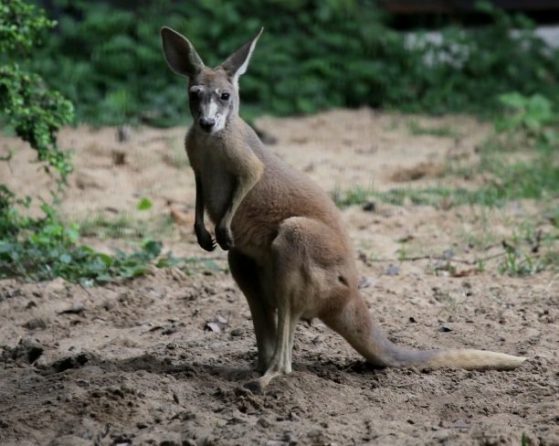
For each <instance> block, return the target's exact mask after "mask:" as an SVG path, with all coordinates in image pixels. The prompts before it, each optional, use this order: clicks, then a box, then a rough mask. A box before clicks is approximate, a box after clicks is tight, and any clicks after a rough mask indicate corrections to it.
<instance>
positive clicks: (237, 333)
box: [231, 328, 243, 337]
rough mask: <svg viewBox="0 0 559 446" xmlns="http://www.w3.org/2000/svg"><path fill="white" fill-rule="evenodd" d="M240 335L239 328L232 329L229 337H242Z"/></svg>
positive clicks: (241, 332)
mask: <svg viewBox="0 0 559 446" xmlns="http://www.w3.org/2000/svg"><path fill="white" fill-rule="evenodd" d="M242 334H243V330H242V329H241V328H234V329H233V330H231V336H234V337H238V336H242Z"/></svg>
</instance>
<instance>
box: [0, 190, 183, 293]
mask: <svg viewBox="0 0 559 446" xmlns="http://www.w3.org/2000/svg"><path fill="white" fill-rule="evenodd" d="M26 204H28V201H26V202H22V201H19V202H17V201H16V200H15V198H14V196H13V194H11V193H9V192H6V190H5V188H1V187H0V278H6V277H22V278H25V279H27V280H50V279H53V278H55V277H63V278H64V279H66V280H69V281H72V282H79V283H81V284H83V285H86V286H90V285H93V284H103V283H107V282H111V281H115V280H122V279H131V278H134V277H138V276H141V275H143V274H145V273H146V272H147V271H148V270H149V268H150V267H151V265H155V266H156V267H168V266H176V265H179V266H180V265H183V264H184V262H185V261H184V259H177V258H175V257H173V256H172V254H169V253H168V254H165V255H161V250H162V244H161V242H157V241H154V240H149V239H148V240H145V241H144V242H143V243H142V245H141V248H140V249H139V250H137V251H136V252H133V253H124V252H121V251H118V252H117V253H116V254H115V255H109V254H105V253H101V252H98V251H95V250H94V249H92V248H90V247H89V246H85V245H82V244H80V243H79V235H80V227H79V225H77V224H73V225H67V224H64V223H63V222H62V221H61V219H60V218H59V216H58V215H57V214H56V211H55V210H54V208H53V207H52V206H50V205H48V204H46V203H44V204H43V205H42V206H41V209H42V210H43V213H44V216H43V217H42V218H30V217H25V216H23V215H22V214H21V213H20V212H18V211H17V206H18V205H20V206H21V205H23V206H25V205H26Z"/></svg>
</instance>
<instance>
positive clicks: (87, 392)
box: [0, 109, 559, 446]
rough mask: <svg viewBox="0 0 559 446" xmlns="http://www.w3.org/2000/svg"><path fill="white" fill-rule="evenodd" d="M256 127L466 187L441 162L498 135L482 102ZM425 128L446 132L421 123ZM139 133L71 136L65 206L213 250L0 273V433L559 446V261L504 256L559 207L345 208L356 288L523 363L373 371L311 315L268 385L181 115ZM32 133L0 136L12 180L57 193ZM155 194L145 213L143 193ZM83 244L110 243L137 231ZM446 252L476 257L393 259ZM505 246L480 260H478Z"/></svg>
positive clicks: (354, 164)
mask: <svg viewBox="0 0 559 446" xmlns="http://www.w3.org/2000/svg"><path fill="white" fill-rule="evenodd" d="M257 125H258V127H259V128H260V129H261V130H263V131H264V132H265V133H266V134H268V135H269V136H272V137H274V138H276V139H277V143H276V144H274V145H272V146H270V150H273V151H274V152H276V153H277V154H278V155H279V156H280V157H282V158H284V159H285V160H286V161H287V162H289V163H291V164H292V165H294V166H296V167H297V168H299V169H300V170H303V171H304V172H306V173H307V174H308V175H310V176H311V177H312V178H314V179H315V180H316V181H317V182H318V183H319V184H321V186H322V187H324V188H325V189H326V190H328V191H332V192H333V191H336V190H338V191H341V192H342V193H343V191H345V190H348V189H351V188H354V187H363V188H374V189H376V190H388V189H390V188H393V187H410V188H415V187H425V186H428V185H431V186H432V185H439V184H446V185H449V184H452V185H460V186H464V187H472V184H473V182H477V181H482V179H481V180H480V179H479V178H478V177H474V178H473V179H472V178H469V177H468V176H465V177H463V178H461V177H457V176H451V177H449V176H445V175H444V172H445V170H446V167H447V166H448V165H449V163H454V164H456V163H465V164H473V163H475V161H476V159H477V156H478V155H477V149H476V148H477V147H479V144H480V143H481V142H482V141H483V139H484V138H485V137H486V135H487V133H488V131H489V129H488V128H487V127H486V126H484V125H482V124H480V123H477V122H476V121H475V120H472V119H471V118H464V117H444V118H438V119H427V118H422V117H409V116H406V117H402V116H399V115H395V114H378V113H375V112H372V111H370V110H367V109H362V110H357V111H340V110H338V111H331V112H328V113H323V114H319V115H316V116H312V117H307V118H290V119H273V118H263V119H261V120H259V121H258V122H257ZM418 125H419V126H421V127H422V128H448V129H451V131H450V132H447V133H448V135H446V136H444V137H440V136H439V137H437V136H430V135H417V134H415V135H414V134H413V133H414V132H413V131H411V130H410V129H411V128H412V127H414V126H415V127H417V126H418ZM129 133H130V134H129V135H128V137H127V139H126V141H124V142H119V141H118V140H117V138H116V137H115V135H116V130H115V129H113V128H103V129H97V130H93V129H89V128H85V127H80V128H77V129H67V130H65V131H64V132H62V135H61V144H62V146H63V147H66V148H69V149H72V150H74V151H75V155H74V164H75V166H76V171H75V173H74V174H73V176H72V178H71V180H70V187H69V188H68V190H67V192H66V193H65V195H64V197H63V200H62V203H61V211H62V212H63V214H64V215H66V216H67V218H69V219H70V220H73V221H78V222H95V221H99V220H102V219H105V220H110V219H117V218H125V219H127V221H134V222H138V221H140V222H142V224H143V225H144V226H145V231H147V232H148V233H149V231H150V230H151V231H153V232H154V234H152V236H154V237H158V238H163V240H164V242H165V248H166V249H172V251H173V252H174V253H176V254H178V255H187V256H196V257H201V258H203V259H211V260H212V261H213V262H212V263H201V264H200V266H199V267H198V268H197V269H196V271H194V272H192V273H191V274H186V273H185V272H183V271H179V270H173V269H168V270H154V271H153V273H151V274H149V275H148V276H146V277H143V278H140V279H137V280H134V281H132V282H128V283H122V284H111V285H108V286H104V287H94V288H88V289H85V288H82V287H80V286H78V285H73V284H69V283H66V282H64V281H63V280H61V279H58V280H55V281H52V282H48V283H38V284H26V283H22V282H19V281H16V280H4V281H0V444H1V445H34V444H40V445H46V444H49V445H90V444H95V445H131V444H133V445H142V444H155V445H167V446H171V445H189V446H192V445H200V446H201V445H247V444H255V445H268V446H279V445H352V444H353V445H362V444H379V445H380V444H382V445H392V444H395V445H400V444H401V445H416V444H437V445H440V444H447V445H471V444H479V445H509V444H514V445H521V444H522V445H559V397H558V395H559V371H558V370H559V368H558V360H559V358H558V354H557V349H558V346H559V330H558V328H559V277H558V276H557V275H554V274H553V273H552V272H549V271H548V272H542V273H538V274H535V275H532V276H530V277H527V278H512V277H508V276H506V275H502V274H499V272H498V267H499V262H501V261H502V257H499V256H498V254H499V249H500V247H499V245H500V242H501V241H502V240H503V239H506V238H507V237H511V236H513V235H514V234H515V230H518V228H519V227H521V226H522V224H524V223H526V222H530V224H531V225H532V226H534V227H536V228H538V229H541V230H542V231H544V233H545V232H549V231H551V230H553V228H552V227H550V225H549V223H548V222H547V221H546V219H545V218H544V213H545V212H544V211H545V209H546V208H547V207H548V206H549V205H550V203H544V204H536V203H531V202H528V201H526V202H515V203H510V204H509V205H507V206H505V207H504V208H502V209H492V210H489V209H483V208H478V207H469V206H452V203H450V204H449V205H448V206H442V208H441V209H435V208H433V207H431V206H414V205H411V204H408V205H405V206H401V207H398V206H391V205H388V204H383V203H379V202H375V203H374V204H375V206H374V209H372V210H371V208H369V210H363V209H362V208H361V207H360V206H352V207H349V208H347V209H345V210H343V215H344V218H345V220H346V222H347V225H348V228H349V231H350V234H351V236H352V238H353V240H354V242H355V246H356V248H357V255H358V257H359V258H358V265H359V268H360V271H361V273H362V275H363V281H362V282H363V289H362V293H363V295H364V296H365V298H366V300H367V302H368V304H369V306H370V310H371V312H372V313H373V314H374V315H375V317H376V318H377V319H378V320H379V321H380V322H381V324H382V326H383V327H384V328H385V330H386V331H387V332H388V334H389V336H390V337H391V338H392V339H393V340H394V341H397V342H399V343H402V344H406V345H411V346H416V347H432V346H441V347H460V346H466V347H473V348H486V349H492V350H498V351H503V352H507V353H511V354H519V355H526V356H528V358H529V361H528V362H527V363H525V365H523V366H522V367H521V368H520V369H517V370H515V371H511V372H496V371H491V372H467V371H460V370H458V371H457V370H439V371H436V372H429V373H426V372H420V371H417V370H374V369H372V368H371V367H369V366H367V364H366V363H364V362H363V361H362V360H361V358H360V357H359V356H358V355H357V353H355V352H354V351H353V350H352V349H351V348H350V347H349V346H348V345H347V344H346V343H345V342H344V341H343V340H342V339H341V338H339V337H338V336H337V335H336V334H335V333H332V332H331V331H329V330H328V329H327V328H326V327H325V326H324V325H323V324H322V323H320V322H319V321H313V323H312V324H301V325H300V326H299V327H298V329H297V334H296V344H295V349H294V373H293V374H292V375H290V376H287V377H282V378H279V379H277V380H275V381H273V382H272V384H271V386H270V388H269V390H268V391H267V392H266V393H265V394H264V395H255V394H252V393H251V392H249V391H247V390H245V389H244V388H243V384H244V383H246V382H247V381H249V380H250V379H252V378H254V377H255V376H256V374H255V372H254V371H253V365H254V360H255V357H256V350H255V346H254V335H253V330H252V322H251V319H250V313H249V311H248V306H247V305H246V302H245V300H244V298H243V296H242V295H241V293H240V292H239V291H238V290H237V288H236V287H235V285H234V283H233V281H232V279H231V277H230V276H229V274H228V273H227V271H226V269H227V265H226V262H225V255H224V253H223V252H215V253H212V254H207V253H205V252H204V251H202V250H201V249H200V248H198V247H197V245H196V244H195V240H194V237H193V235H192V231H191V224H192V217H193V216H192V213H193V206H194V189H193V183H194V182H193V177H192V174H191V172H190V170H189V168H188V164H187V162H186V157H185V155H184V153H183V149H182V138H183V134H184V129H179V128H177V129H169V130H157V129H147V128H140V129H132V130H131V131H130V132H129ZM416 133H417V132H416ZM19 148H21V144H20V143H19V142H17V141H16V140H15V139H13V138H9V137H1V138H0V152H1V154H4V153H5V152H7V151H8V150H9V149H16V150H15V155H14V158H13V159H12V161H11V162H10V163H9V165H7V164H6V163H0V164H1V166H0V177H1V178H2V182H4V181H6V182H7V183H8V184H10V185H11V187H12V188H14V190H17V191H18V192H20V193H22V194H29V195H32V196H35V197H37V196H41V194H43V196H45V195H44V194H45V193H46V192H45V191H47V190H48V188H49V185H50V182H49V180H48V178H47V177H46V176H45V175H43V174H42V172H41V170H40V169H39V168H38V165H37V164H30V163H29V160H30V159H32V154H31V153H30V152H31V151H29V150H17V149H19ZM142 197H147V198H149V199H150V200H151V201H152V202H153V208H152V209H151V210H149V211H138V210H137V209H136V206H137V203H138V201H139V200H140V199H141V198H142ZM173 215H174V216H175V219H174V220H173V218H171V217H172V216H173ZM161 220H164V222H163V223H164V226H163V227H164V228H165V229H164V230H162V229H161V227H162V226H158V224H159V223H160V222H161ZM154 222H155V223H154ZM157 222H159V223H157ZM146 228H147V229H146ZM150 228H151V229H150ZM93 234H94V231H93ZM124 234H128V233H126V232H125V231H123V235H124ZM128 235H129V234H128ZM87 242H88V243H90V244H92V245H94V246H96V247H97V248H99V249H105V250H110V249H114V247H127V246H129V245H130V244H133V243H137V241H131V240H130V237H123V238H122V239H120V240H114V239H107V238H104V237H99V236H95V235H92V236H91V237H89V238H88V239H87ZM445 251H446V253H447V255H448V253H449V252H452V254H453V255H454V256H455V258H458V259H460V260H463V261H464V263H460V262H454V263H453V266H455V268H454V269H449V268H446V267H445V265H446V262H443V261H441V260H437V259H435V258H432V259H422V260H416V261H399V259H400V258H401V257H402V256H403V253H405V257H414V256H427V255H431V256H439V257H440V256H442V255H443V253H445ZM495 254H496V255H497V257H495V258H493V259H491V260H487V262H486V267H485V270H484V271H483V272H480V271H478V270H477V269H475V268H474V267H473V266H472V264H471V263H472V262H473V261H474V260H475V259H479V258H482V257H489V256H491V255H495ZM441 262H443V264H441Z"/></svg>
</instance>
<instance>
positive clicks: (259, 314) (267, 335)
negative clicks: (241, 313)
mask: <svg viewBox="0 0 559 446" xmlns="http://www.w3.org/2000/svg"><path fill="white" fill-rule="evenodd" d="M228 259H229V269H230V270H231V275H232V276H233V278H234V279H235V282H237V285H239V288H240V289H241V291H242V292H243V294H244V295H245V297H246V299H247V301H248V306H249V308H250V313H251V315H252V323H253V325H254V333H255V335H256V346H257V348H258V363H257V368H258V370H259V371H260V372H262V373H263V372H265V371H266V370H267V369H268V366H269V364H270V361H271V359H272V355H273V353H274V346H275V342H276V315H275V313H274V309H273V308H272V306H271V304H270V299H269V297H268V296H266V295H265V294H264V293H265V292H266V290H264V289H263V287H262V271H261V269H260V268H259V267H258V266H257V265H256V263H255V262H254V260H252V259H251V258H250V257H247V256H245V255H243V254H241V253H239V252H238V251H237V250H235V249H232V250H231V251H229V254H228Z"/></svg>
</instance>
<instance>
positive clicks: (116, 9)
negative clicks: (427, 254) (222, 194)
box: [32, 0, 559, 125]
mask: <svg viewBox="0 0 559 446" xmlns="http://www.w3.org/2000/svg"><path fill="white" fill-rule="evenodd" d="M53 3H54V4H55V5H56V6H57V11H58V12H59V14H60V20H59V27H58V30H57V33H56V34H53V35H52V36H50V38H49V40H48V42H47V46H46V48H45V49H44V50H43V51H42V52H41V53H39V54H37V57H35V58H34V60H33V61H32V65H33V67H34V68H36V69H37V70H38V72H39V73H41V74H42V75H43V76H44V77H45V78H46V79H48V80H49V82H51V83H52V85H54V86H55V87H56V88H58V89H59V90H61V91H62V92H63V93H64V94H65V95H66V96H67V97H69V98H70V99H71V100H72V101H73V102H74V103H75V104H76V106H77V114H78V119H79V120H81V121H83V120H85V121H89V122H94V123H98V124H115V123H116V124H121V123H123V122H132V123H139V122H147V123H150V124H155V125H171V124H176V123H178V122H182V121H183V120H184V119H185V118H184V116H185V115H186V113H185V112H186V94H185V90H184V85H183V84H182V83H181V82H180V81H179V80H178V79H177V78H176V76H174V75H173V74H172V73H170V72H169V70H168V69H167V67H166V66H165V63H164V61H163V58H162V56H161V50H160V42H159V35H158V33H159V28H160V26H161V25H162V24H166V25H168V26H171V27H174V28H176V29H177V30H179V31H181V32H183V33H184V34H186V35H187V36H188V38H189V39H190V40H191V41H192V42H193V43H194V45H195V46H196V47H197V49H198V50H199V52H200V54H201V56H202V57H203V59H204V60H205V61H206V62H207V64H208V65H216V64H218V63H220V62H221V61H222V59H223V58H224V57H225V56H226V55H227V54H229V53H230V52H231V51H232V50H233V49H234V48H235V47H237V46H238V45H240V44H241V43H243V42H244V41H245V40H246V39H247V38H248V36H249V35H250V34H251V33H253V32H255V31H256V30H257V29H258V28H259V27H260V26H261V25H263V26H264V27H265V29H266V32H265V33H264V35H263V37H262V39H261V41H260V42H259V47H258V50H257V51H256V53H255V54H254V57H253V60H252V62H251V67H250V76H246V77H245V78H244V79H243V80H242V84H241V88H242V97H243V101H244V103H245V106H244V107H243V111H244V113H246V114H247V115H248V117H249V118H250V117H251V116H253V115H254V114H255V112H257V111H258V110H261V109H264V110H265V111H266V112H269V113H274V114H279V115H286V114H296V113H311V112H315V111H317V110H321V109H324V108H329V107H339V106H349V107H355V106H361V105H369V106H373V107H385V108H386V107H387V108H397V109H401V110H404V111H414V112H429V113H444V112H449V111H450V112H474V113H478V114H482V115H484V116H492V115H494V114H495V112H496V111H497V110H498V109H499V103H498V101H497V100H496V97H497V96H498V95H500V94H505V93H507V92H509V91H518V92H519V93H521V94H523V95H526V96H530V95H533V94H536V93H537V92H540V94H542V95H543V96H544V97H546V98H548V99H549V100H550V101H551V102H552V103H554V104H558V103H559V88H558V83H559V50H557V49H553V48H550V47H549V46H548V45H546V44H545V43H544V42H543V41H542V40H541V39H540V38H539V37H538V36H537V35H536V34H535V33H534V24H533V23H532V22H531V21H530V20H529V19H527V18H526V17H523V16H520V15H510V14H506V13H504V12H503V11H501V10H499V9H496V8H494V7H492V6H491V5H490V4H488V3H483V4H480V6H479V7H480V10H481V11H482V12H483V13H484V14H486V15H487V17H488V19H489V24H488V25H486V26H483V27H480V28H477V29H466V28H463V27H459V26H457V25H451V26H446V27H443V28H442V30H441V39H440V40H434V39H432V38H430V37H429V36H428V35H427V34H425V33H422V32H421V31H419V32H416V33H415V38H414V39H413V41H410V39H409V38H407V37H406V36H405V35H404V34H403V33H399V32H397V31H395V30H393V29H391V28H390V26H389V23H390V22H389V20H390V18H389V17H388V16H387V15H386V14H384V13H383V12H382V11H381V10H380V9H379V7H378V6H377V4H376V2H375V1H374V0H354V1H345V0H329V1H319V0H290V1H281V2H280V1H266V2H262V1H260V0H246V1H243V2H240V1H239V2H219V5H218V4H217V3H216V1H215V0H200V1H197V2H176V1H171V0H161V1H146V2H138V3H137V4H136V5H135V6H130V2H126V4H127V5H128V8H125V7H123V6H119V3H114V2H111V4H110V5H109V3H107V2H103V1H97V2H87V1H84V0H78V1H75V0H72V1H70V0H54V1H53ZM121 5H122V3H121ZM513 29H514V30H515V32H514V33H511V30H513Z"/></svg>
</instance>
